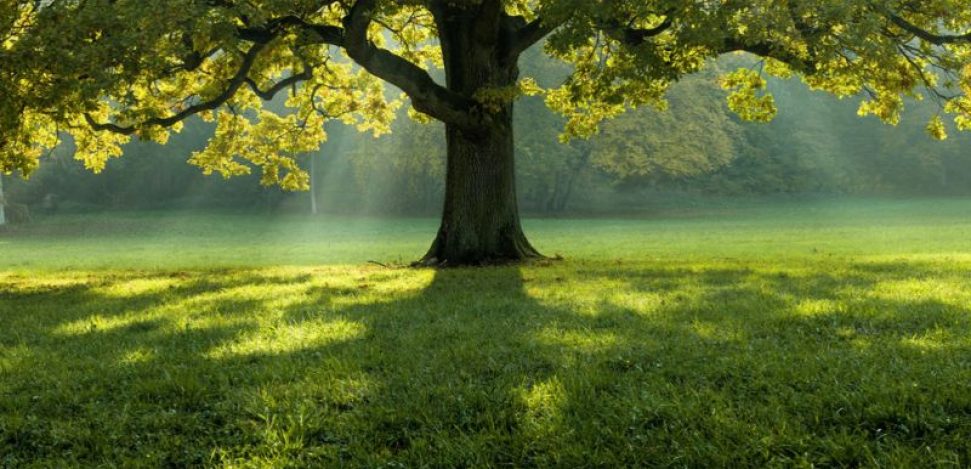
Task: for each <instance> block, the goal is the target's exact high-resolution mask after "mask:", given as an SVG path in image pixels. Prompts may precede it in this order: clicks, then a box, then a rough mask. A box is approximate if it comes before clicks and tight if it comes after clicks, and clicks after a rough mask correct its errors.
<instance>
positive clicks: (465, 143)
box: [423, 115, 540, 266]
mask: <svg viewBox="0 0 971 469" xmlns="http://www.w3.org/2000/svg"><path fill="white" fill-rule="evenodd" d="M509 117H511V115H510V116H509ZM503 120H504V123H503V124H501V125H497V126H495V127H493V128H490V129H488V131H487V132H485V135H482V136H475V137H469V136H467V135H464V134H463V133H462V131H460V130H457V129H454V128H448V129H447V131H446V132H447V139H448V162H447V173H446V182H445V208H444V211H443V213H442V224H441V227H440V228H439V230H438V236H437V237H436V239H435V241H434V243H432V247H431V249H429V251H428V254H426V255H425V258H424V261H423V262H424V263H425V264H429V265H440V266H457V265H483V264H495V263H504V262H515V261H521V260H525V259H530V258H536V257H540V254H539V253H538V252H537V251H536V250H535V249H534V248H533V247H532V246H531V245H530V244H529V241H527V240H526V235H525V234H524V233H523V229H522V225H521V224H520V221H519V205H518V203H517V200H516V176H515V164H514V162H515V156H514V154H513V134H512V122H511V119H503ZM507 120H508V122H506V121H507Z"/></svg>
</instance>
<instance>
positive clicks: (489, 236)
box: [0, 0, 971, 265]
mask: <svg viewBox="0 0 971 469" xmlns="http://www.w3.org/2000/svg"><path fill="white" fill-rule="evenodd" d="M0 24H2V25H3V27H2V28H0V34H2V36H0V45H2V53H0V95H2V96H4V97H5V98H6V99H4V100H3V102H2V103H0V128H2V129H3V131H2V136H0V162H2V163H0V164H2V169H3V170H4V171H11V170H14V169H19V170H21V171H22V172H24V173H29V172H30V171H32V170H33V169H34V167H35V166H36V165H37V162H38V159H39V157H40V156H41V155H42V154H43V152H44V151H45V149H46V148H50V147H53V146H55V145H56V144H57V143H58V141H59V135H60V134H61V133H62V132H66V133H68V134H70V135H71V136H72V137H73V140H74V143H75V145H76V149H77V150H76V152H77V156H78V157H79V158H80V159H82V160H83V161H84V162H85V164H86V165H87V166H88V167H89V168H91V169H94V170H99V169H101V168H103V167H104V165H105V162H106V160H107V159H108V158H111V157H115V156H118V155H120V154H121V144H122V143H124V142H125V141H127V139H128V138H129V137H130V136H132V135H137V136H138V137H141V138H144V139H150V140H156V141H165V140H166V139H167V138H168V136H169V133H170V131H172V130H177V129H179V128H180V127H181V125H182V121H183V120H185V119H186V118H188V117H191V116H193V115H200V116H202V117H203V118H204V119H208V120H212V121H214V122H215V123H216V131H215V135H214V137H213V138H212V139H211V140H210V142H209V145H208V146H207V147H206V148H205V149H204V150H202V151H200V152H198V153H196V154H195V155H194V156H193V157H192V159H191V162H192V163H193V164H196V165H198V166H200V167H201V168H203V171H204V172H207V173H211V172H219V173H222V174H225V175H238V174H245V173H247V172H249V171H250V168H251V166H250V165H252V166H256V167H258V168H259V169H260V170H261V181H262V182H263V183H264V184H280V185H281V186H283V187H286V188H291V189H292V188H306V187H307V185H308V177H307V174H306V173H305V172H304V171H303V170H301V169H300V167H299V165H298V164H297V162H296V160H295V159H294V157H293V156H292V155H298V154H303V153H306V152H308V151H312V150H314V149H316V148H317V147H318V146H319V143H320V142H321V141H323V140H324V139H325V138H326V132H325V131H324V125H323V124H324V122H325V120H327V119H330V118H338V119H341V120H343V121H344V122H346V123H348V124H352V125H356V126H357V127H358V128H360V129H361V130H371V131H374V132H377V133H380V132H382V131H385V130H387V129H388V127H389V123H390V121H391V120H392V118H393V117H394V115H395V109H396V108H397V107H398V105H400V104H401V102H400V100H399V99H398V98H391V99H389V98H388V95H387V91H386V90H385V87H384V83H385V82H387V83H390V84H392V85H394V86H395V87H397V88H398V89H400V90H402V91H403V92H404V93H405V94H406V95H407V97H408V98H409V100H410V104H411V106H412V107H413V108H414V109H415V110H416V111H417V112H420V113H422V114H424V115H427V116H429V117H431V118H434V119H436V120H439V121H441V122H443V123H444V124H445V132H446V135H447V139H446V141H447V155H448V158H447V162H446V170H445V173H446V183H445V187H446V189H445V194H446V196H445V207H444V212H443V219H442V224H441V228H440V229H439V232H438V235H437V237H436V240H435V241H434V243H433V245H432V247H431V249H430V250H429V252H428V254H427V255H426V256H425V262H426V263H428V264H448V265H456V264H467V263H482V262H492V261H501V260H518V259H523V258H528V257H534V256H537V255H538V254H537V252H536V251H535V249H533V248H532V246H530V244H529V242H528V241H527V240H526V238H525V236H524V235H523V233H522V229H521V226H520V222H519V213H518V205H517V197H516V188H515V180H514V179H515V177H514V174H515V171H514V159H513V148H514V145H513V130H512V129H513V125H512V122H513V104H512V103H513V101H514V100H515V98H516V97H518V96H519V95H520V94H523V93H529V92H533V91H538V90H535V88H534V86H532V84H531V82H529V81H525V82H520V81H518V79H519V68H518V64H519V58H520V56H521V55H522V53H523V52H524V51H525V50H527V49H528V48H529V47H530V46H532V45H533V44H536V43H538V42H539V41H541V40H542V39H543V38H545V37H547V36H549V40H548V42H547V48H546V50H547V52H548V53H549V54H551V55H553V56H554V57H557V58H559V59H562V60H564V61H566V62H568V63H570V64H571V65H572V67H573V68H572V72H571V74H570V77H569V79H568V80H567V81H566V84H565V85H564V86H562V87H560V88H558V89H555V90H550V91H549V92H548V94H547V103H548V104H549V105H550V106H551V107H553V108H554V109H556V110H558V111H559V112H561V113H563V114H564V115H565V117H566V126H565V130H566V134H567V135H568V136H590V135H592V134H593V133H595V131H596V129H597V126H598V124H599V123H600V122H601V121H602V120H603V119H605V118H609V117H616V116H617V115H619V114H621V113H623V112H624V111H626V110H627V109H630V108H632V107H638V106H642V105H656V106H660V105H661V104H660V103H663V98H664V95H665V92H666V91H667V89H668V87H669V86H670V84H671V83H673V82H674V81H676V80H678V79H679V78H681V77H682V76H685V75H688V74H692V73H695V72H698V71H699V70H701V69H702V68H703V67H704V65H705V64H706V62H707V61H708V59H710V58H713V57H716V56H718V55H720V54H724V53H727V52H733V51H745V52H749V53H751V54H755V55H758V56H761V57H764V58H765V60H766V62H765V65H766V66H765V67H764V68H763V69H762V70H764V71H765V72H766V73H769V74H775V75H780V76H787V75H788V74H791V73H797V74H800V75H801V76H803V77H804V79H805V81H806V82H807V83H808V84H809V85H810V86H812V87H814V88H816V89H821V90H825V91H828V92H830V93H833V94H836V95H838V96H850V95H854V94H856V93H859V92H865V93H867V94H868V95H869V97H870V99H868V100H867V101H865V102H864V103H863V104H862V105H861V108H860V112H861V114H873V115H876V116H878V117H880V118H881V119H883V120H884V121H887V122H890V123H896V122H897V121H899V116H900V111H901V110H902V108H903V103H904V97H906V96H914V97H916V96H919V95H918V91H917V90H918V89H919V88H925V89H928V90H929V92H930V95H931V96H932V97H933V98H935V99H936V100H939V101H940V103H941V105H942V107H943V109H944V110H946V111H948V112H950V113H953V114H954V115H956V119H955V123H956V124H957V126H958V127H959V128H966V127H971V113H969V111H971V98H969V97H968V96H967V94H968V93H967V92H968V91H969V90H971V69H969V68H968V67H967V65H968V63H969V62H971V58H969V54H971V44H969V43H971V33H966V31H968V29H969V28H971V6H969V5H968V4H966V2H963V1H957V0H922V1H919V2H917V1H911V0H853V1H842V0H841V1H836V0H814V1H808V0H806V1H797V0H793V1H788V2H778V1H770V0H747V1H741V0H739V1H734V0H730V1H724V2H710V1H701V0H699V1H673V0H653V1H652V0H648V1H624V0H600V1H589V0H559V1H554V0H542V1H540V0H537V1H531V0H505V1H503V0H427V1H419V0H413V1H400V0H399V1H393V0H356V1H352V0H316V1H311V0H286V1H285V0H264V1H247V2H235V1H233V0H167V1H160V2H143V1H135V0H90V1H61V2H42V1H34V0H30V1H28V0H6V1H4V2H3V3H0ZM436 66H441V67H442V68H443V70H444V74H445V80H444V81H445V83H439V82H438V81H436V80H435V79H434V78H433V77H432V75H430V74H429V73H428V70H429V69H431V68H434V67H436ZM298 83H303V86H299V87H297V86H295V85H297V84H298ZM724 84H725V86H726V87H727V88H729V89H730V90H732V93H731V94H730V96H729V106H730V108H731V109H732V110H734V111H735V112H737V113H739V115H741V116H742V117H743V118H745V119H749V120H759V121H764V120H768V119H770V118H771V117H772V116H773V115H774V114H775V103H774V101H773V99H772V98H771V96H768V95H765V94H763V90H764V88H765V84H766V80H765V79H764V78H763V77H762V76H761V74H760V72H759V71H756V70H750V69H740V70H738V71H736V72H732V73H731V74H728V75H727V76H726V77H725V78H724ZM285 90H289V91H288V93H289V98H288V101H287V104H288V105H289V106H290V107H292V108H293V109H294V112H292V113H290V114H287V115H285V116H281V115H278V114H275V113H272V112H269V111H267V110H266V109H264V108H263V101H264V100H269V99H272V98H273V97H274V96H275V95H276V94H278V93H280V92H283V91H285ZM944 127H945V126H944V123H943V121H942V120H941V119H940V118H939V117H935V118H934V119H932V120H931V122H930V124H929V125H928V130H929V131H930V132H931V134H933V135H935V136H938V137H944ZM241 161H246V162H248V163H249V165H247V164H243V163H242V162H241Z"/></svg>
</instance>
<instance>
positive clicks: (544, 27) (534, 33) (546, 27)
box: [507, 16, 563, 57]
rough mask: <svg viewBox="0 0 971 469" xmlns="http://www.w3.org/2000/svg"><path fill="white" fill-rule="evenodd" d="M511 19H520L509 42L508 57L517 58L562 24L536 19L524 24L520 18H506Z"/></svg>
mask: <svg viewBox="0 0 971 469" xmlns="http://www.w3.org/2000/svg"><path fill="white" fill-rule="evenodd" d="M508 18H510V20H512V19H520V20H521V22H522V24H521V25H519V26H518V27H517V28H516V31H515V33H513V39H512V41H510V45H509V50H508V52H507V53H508V55H509V56H510V57H519V55H520V54H522V53H523V52H525V51H526V49H529V48H530V47H532V46H533V45H535V44H536V43H538V42H539V41H542V40H543V38H545V37H546V36H548V35H549V34H550V33H552V32H553V31H554V30H555V29H556V28H558V27H560V26H561V25H562V24H563V23H562V22H557V21H550V20H546V19H544V18H536V19H534V20H533V21H530V22H529V23H526V22H525V20H523V19H522V18H521V17H518V16H516V17H508Z"/></svg>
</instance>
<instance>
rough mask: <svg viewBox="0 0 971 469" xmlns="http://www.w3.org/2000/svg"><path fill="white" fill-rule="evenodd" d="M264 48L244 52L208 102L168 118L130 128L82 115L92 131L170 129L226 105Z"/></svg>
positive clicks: (125, 133)
mask: <svg viewBox="0 0 971 469" xmlns="http://www.w3.org/2000/svg"><path fill="white" fill-rule="evenodd" d="M264 48H266V43H260V42H258V43H256V44H253V46H252V47H250V48H249V50H247V51H246V54H244V55H243V63H241V64H240V66H239V70H237V71H236V74H235V75H233V77H232V78H231V79H230V80H229V83H228V85H227V86H226V89H224V90H223V92H222V93H219V95H218V96H216V97H215V98H213V99H211V100H209V101H204V102H201V103H197V104H194V105H192V106H189V107H187V108H185V109H183V110H182V111H180V112H178V113H176V114H173V115H171V116H168V117H153V118H151V119H147V120H145V121H143V122H141V123H138V124H135V125H130V126H122V125H118V124H115V123H111V122H105V123H99V122H97V121H96V120H94V117H92V116H91V114H90V113H85V114H84V120H85V121H86V122H87V123H88V125H89V126H91V128H92V129H94V130H98V131H109V132H114V133H117V134H122V135H131V134H133V133H135V132H137V131H138V129H139V128H145V127H154V126H160V127H170V126H172V125H175V124H177V123H179V122H181V121H183V120H185V119H186V118H188V117H190V116H193V115H196V114H198V113H200V112H204V111H211V110H213V109H216V108H218V107H219V106H222V105H223V104H224V103H226V101H229V99H230V98H232V97H233V95H235V94H236V92H237V91H239V88H240V87H242V86H243V84H244V83H245V82H246V80H247V74H248V73H249V71H250V69H252V68H253V63H254V62H256V58H257V56H259V54H260V52H261V51H262V50H263V49H264Z"/></svg>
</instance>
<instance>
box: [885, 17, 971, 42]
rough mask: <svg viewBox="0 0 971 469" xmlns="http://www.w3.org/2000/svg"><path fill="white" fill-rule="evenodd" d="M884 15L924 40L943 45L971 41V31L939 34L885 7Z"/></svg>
mask: <svg viewBox="0 0 971 469" xmlns="http://www.w3.org/2000/svg"><path fill="white" fill-rule="evenodd" d="M883 13H884V15H886V17H887V19H889V20H890V22H891V23H893V24H894V25H896V26H897V27H899V28H900V29H903V30H904V31H907V32H908V33H910V34H913V35H914V36H916V37H918V38H920V39H921V40H923V41H926V42H929V43H931V44H934V45H938V46H943V45H945V44H957V43H961V42H968V43H971V33H967V34H937V33H932V32H930V31H927V30H926V29H923V28H921V27H919V26H917V25H915V24H913V23H911V22H909V21H907V20H905V19H904V18H902V17H900V16H898V15H896V14H894V13H893V12H891V11H889V10H886V9H884V11H883Z"/></svg>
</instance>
